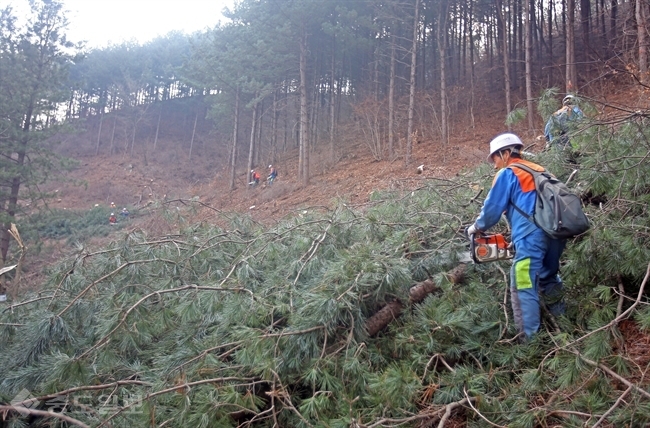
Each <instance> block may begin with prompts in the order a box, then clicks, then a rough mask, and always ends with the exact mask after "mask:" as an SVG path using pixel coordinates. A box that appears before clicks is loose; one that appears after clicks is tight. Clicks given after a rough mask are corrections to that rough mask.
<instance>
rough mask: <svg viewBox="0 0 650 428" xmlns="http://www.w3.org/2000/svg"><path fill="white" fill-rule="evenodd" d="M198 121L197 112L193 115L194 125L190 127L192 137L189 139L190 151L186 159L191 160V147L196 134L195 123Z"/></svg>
mask: <svg viewBox="0 0 650 428" xmlns="http://www.w3.org/2000/svg"><path fill="white" fill-rule="evenodd" d="M198 121H199V112H198V111H197V112H196V115H195V116H194V126H193V127H192V138H191V139H190V153H189V155H188V159H189V160H192V149H193V148H194V136H195V135H196V123H197V122H198Z"/></svg>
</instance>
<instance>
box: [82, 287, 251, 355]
mask: <svg viewBox="0 0 650 428" xmlns="http://www.w3.org/2000/svg"><path fill="white" fill-rule="evenodd" d="M86 290H88V288H86ZM86 290H84V292H85V291H86ZM185 290H210V291H233V292H236V293H240V292H246V293H248V294H250V296H251V298H252V299H255V296H254V295H253V293H252V292H251V291H250V290H247V289H245V288H220V287H208V286H203V285H186V286H184V287H178V288H170V289H167V290H159V291H155V292H153V293H149V294H147V295H146V296H144V297H142V298H141V299H140V300H138V301H137V302H136V303H135V304H134V305H133V306H131V307H130V308H129V309H127V311H126V312H125V313H124V315H122V319H120V321H119V322H118V323H117V325H116V326H115V327H113V329H112V330H111V331H110V332H108V333H107V334H106V335H104V337H102V338H101V339H99V340H98V341H97V342H95V344H94V345H93V346H91V347H90V348H88V349H87V350H86V351H85V352H84V353H82V354H81V355H79V356H78V357H77V358H75V360H76V361H79V360H81V359H83V358H84V357H86V356H87V355H88V354H90V353H91V352H92V351H94V350H96V349H98V348H99V347H101V346H102V345H104V344H106V343H108V340H109V339H110V337H111V336H112V335H113V333H115V332H116V331H117V329H118V328H120V326H121V325H122V324H124V322H125V321H126V318H127V317H128V316H129V314H130V313H131V312H133V310H135V309H136V308H137V307H138V306H140V305H141V304H142V303H143V302H145V301H146V300H148V299H149V298H150V297H153V296H160V295H161V294H166V293H176V292H179V291H185Z"/></svg>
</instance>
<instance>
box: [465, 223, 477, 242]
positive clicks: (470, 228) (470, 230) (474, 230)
mask: <svg viewBox="0 0 650 428" xmlns="http://www.w3.org/2000/svg"><path fill="white" fill-rule="evenodd" d="M478 232H480V230H478V229H477V228H476V225H475V224H473V225H471V226H467V227H466V228H465V238H467V240H468V241H470V240H471V239H472V238H471V236H472V235H474V234H476V233H478Z"/></svg>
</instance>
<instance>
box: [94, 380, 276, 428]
mask: <svg viewBox="0 0 650 428" xmlns="http://www.w3.org/2000/svg"><path fill="white" fill-rule="evenodd" d="M230 381H246V382H248V383H246V385H247V386H249V387H250V386H253V385H256V384H265V383H267V381H259V380H255V379H253V378H240V377H218V378H212V379H202V380H197V381H194V382H185V383H181V384H178V385H174V386H173V387H171V388H166V389H161V390H160V391H156V392H152V393H149V394H147V395H146V396H145V397H143V398H141V399H139V400H133V401H132V402H130V403H129V404H128V405H126V406H124V407H122V408H120V410H118V411H117V412H115V413H113V414H112V415H110V416H109V417H108V418H106V419H104V420H103V421H102V422H101V423H100V424H99V425H97V426H96V427H95V428H101V427H103V426H105V425H106V424H108V423H109V422H110V421H112V420H113V419H115V418H116V417H117V416H119V415H120V414H122V413H123V412H125V411H126V410H128V409H130V408H131V407H133V406H137V405H140V404H142V403H144V402H145V401H148V400H151V399H152V398H155V397H158V396H160V395H164V394H169V393H171V392H178V391H179V390H189V388H190V387H192V386H198V385H205V384H208V383H225V382H230Z"/></svg>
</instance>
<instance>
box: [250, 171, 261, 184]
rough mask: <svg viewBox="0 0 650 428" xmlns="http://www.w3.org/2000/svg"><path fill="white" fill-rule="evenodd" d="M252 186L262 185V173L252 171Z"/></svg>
mask: <svg viewBox="0 0 650 428" xmlns="http://www.w3.org/2000/svg"><path fill="white" fill-rule="evenodd" d="M249 184H250V185H251V186H257V185H258V184H260V173H259V172H257V171H255V170H254V169H251V181H250V183H249Z"/></svg>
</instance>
